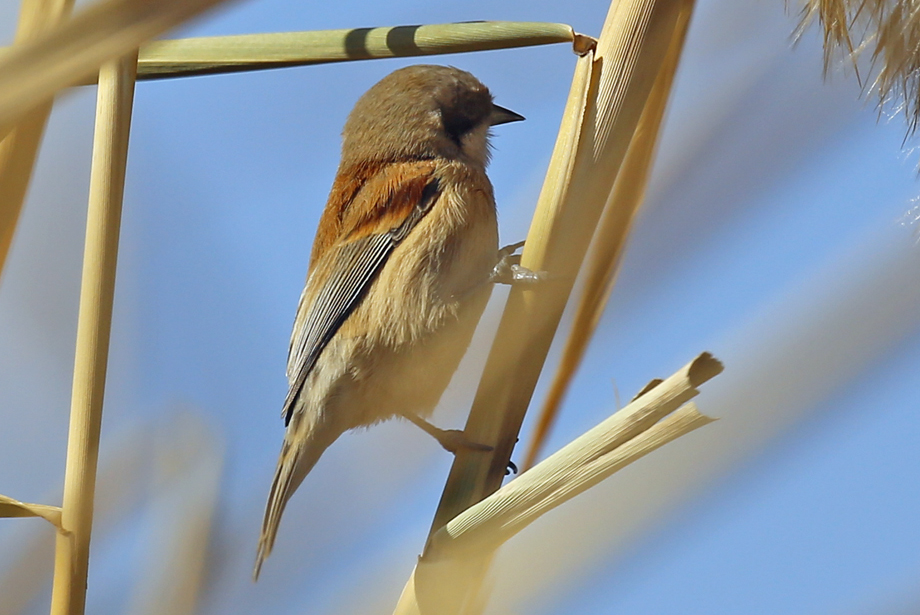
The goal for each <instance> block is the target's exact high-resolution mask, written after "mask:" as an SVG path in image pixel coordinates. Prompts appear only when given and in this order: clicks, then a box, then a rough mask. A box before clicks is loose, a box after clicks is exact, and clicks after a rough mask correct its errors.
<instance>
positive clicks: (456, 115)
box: [441, 109, 475, 147]
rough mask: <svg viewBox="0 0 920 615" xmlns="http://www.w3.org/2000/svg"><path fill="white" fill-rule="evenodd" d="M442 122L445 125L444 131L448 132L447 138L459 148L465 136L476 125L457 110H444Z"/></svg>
mask: <svg viewBox="0 0 920 615" xmlns="http://www.w3.org/2000/svg"><path fill="white" fill-rule="evenodd" d="M441 121H442V122H443V123H444V130H445V131H446V132H447V136H449V137H450V138H451V140H452V141H453V142H454V143H456V144H457V147H460V145H461V139H462V138H463V135H465V134H466V133H468V132H469V131H471V130H472V129H473V126H474V125H475V123H474V122H473V119H472V118H471V117H469V116H468V115H467V114H465V113H463V112H460V111H457V110H455V109H453V110H447V109H444V110H442V111H441Z"/></svg>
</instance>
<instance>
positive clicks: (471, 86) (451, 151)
mask: <svg viewBox="0 0 920 615" xmlns="http://www.w3.org/2000/svg"><path fill="white" fill-rule="evenodd" d="M523 119H524V118H523V117H521V116H520V115H518V114H517V113H514V112H513V111H509V110H508V109H505V108H503V107H499V106H498V105H495V104H493V102H492V94H490V93H489V89H488V88H487V87H486V86H484V85H483V84H482V83H480V81H479V80H478V79H476V77H474V76H473V75H471V74H470V73H468V72H466V71H462V70H460V69H458V68H453V67H449V66H433V65H424V64H422V65H417V66H409V67H407V68H402V69H399V70H397V71H394V72H392V73H390V74H389V75H387V76H386V77H384V78H383V79H381V80H380V81H379V82H377V84H376V85H374V86H373V87H371V89H369V90H368V91H367V92H365V93H364V95H363V96H361V98H360V99H358V102H357V104H355V108H354V109H353V110H352V112H351V114H350V115H349V116H348V121H347V122H346V123H345V129H344V131H343V132H342V137H343V142H342V165H343V166H350V165H351V164H354V163H359V162H366V161H380V162H384V161H390V160H405V159H428V158H435V157H442V158H450V159H457V160H463V161H465V162H467V163H470V164H476V165H479V166H482V167H485V165H486V164H487V163H488V159H489V146H488V138H489V128H490V127H491V126H495V125H497V124H504V123H507V122H515V121H519V120H523Z"/></svg>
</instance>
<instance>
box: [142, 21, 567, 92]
mask: <svg viewBox="0 0 920 615" xmlns="http://www.w3.org/2000/svg"><path fill="white" fill-rule="evenodd" d="M574 37H575V33H574V32H573V31H572V28H571V26H567V25H565V24H556V23H539V22H516V21H483V22H470V23H453V24H436V25H427V26H394V27H384V28H356V29H349V30H316V31H311V32H278V33H271V34H245V35H239V36H214V37H206V38H187V39H179V40H164V41H154V42H151V43H149V44H147V45H145V46H144V47H142V48H141V51H140V56H139V58H138V68H137V76H138V79H163V78H167V77H179V76H186V75H201V74H213V73H229V72H239V71H245V70H264V69H266V68H281V67H285V66H305V65H310V64H325V63H329V62H348V61H352V60H370V59H375V58H395V57H415V56H427V55H437V54H445V53H461V52H467V51H486V50H490V49H508V48H513V47H528V46H532V45H549V44H553V43H565V42H572V41H573V40H574Z"/></svg>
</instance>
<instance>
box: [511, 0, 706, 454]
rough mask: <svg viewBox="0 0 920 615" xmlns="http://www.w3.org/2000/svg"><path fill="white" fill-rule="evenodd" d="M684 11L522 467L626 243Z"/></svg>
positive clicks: (573, 366)
mask: <svg viewBox="0 0 920 615" xmlns="http://www.w3.org/2000/svg"><path fill="white" fill-rule="evenodd" d="M690 15H691V10H690V7H689V6H686V7H685V10H684V12H682V13H681V15H680V17H679V21H678V23H677V26H676V28H675V35H674V37H673V39H672V40H671V47H670V49H669V51H668V53H667V56H666V58H665V60H664V62H663V64H662V66H661V70H660V72H659V74H658V79H657V80H656V81H655V85H654V86H653V87H652V91H651V93H650V94H649V98H648V102H647V103H646V106H645V109H644V110H643V111H642V117H641V118H640V119H639V125H638V126H637V127H636V132H635V133H634V134H633V137H632V141H631V142H630V145H629V149H628V151H627V152H626V158H625V159H624V160H623V167H622V169H621V171H620V173H619V175H618V176H617V180H616V182H615V183H614V186H613V193H612V195H611V197H610V199H609V200H608V201H607V204H606V205H605V206H604V213H603V215H602V216H601V222H600V226H599V227H598V229H597V232H596V233H595V236H594V242H593V244H592V247H591V253H590V255H589V258H588V262H587V265H586V267H585V268H586V275H585V278H584V279H585V282H584V290H583V293H582V296H581V299H580V302H579V304H578V308H577V310H576V312H575V320H574V322H573V324H572V328H571V331H570V332H569V337H568V339H567V340H566V346H565V349H564V350H563V353H562V358H561V359H560V362H559V367H558V368H557V370H556V375H555V376H554V378H553V383H552V385H551V387H550V390H549V392H548V393H547V396H546V399H545V400H544V402H543V408H542V410H541V411H540V415H539V418H538V420H537V426H536V428H535V431H534V435H533V440H532V442H531V445H530V449H529V450H528V451H527V456H526V458H525V461H524V464H523V469H524V470H526V469H527V468H530V467H531V466H533V464H534V462H535V461H536V458H537V455H538V454H539V452H540V449H541V448H542V447H543V445H544V444H545V442H546V439H547V437H548V435H549V431H550V429H551V428H552V425H553V422H554V421H555V418H556V416H557V414H558V411H559V405H560V404H561V403H562V399H563V396H564V395H565V392H566V390H567V389H568V386H569V383H570V382H571V380H572V378H573V377H574V375H575V372H576V370H577V369H578V366H579V365H580V364H581V360H582V358H583V357H584V353H585V350H586V349H587V347H588V343H589V342H590V340H591V337H592V336H593V335H594V330H595V328H596V327H597V323H598V321H599V320H600V317H601V315H602V314H603V312H604V308H605V307H606V305H607V300H608V298H609V297H610V293H611V291H612V290H613V284H614V282H615V280H616V273H617V270H618V267H619V263H620V257H621V256H622V254H623V251H624V249H625V247H626V237H627V236H628V234H629V230H630V228H631V227H632V221H633V219H634V217H635V215H636V213H637V212H638V210H639V206H640V205H641V204H642V201H643V199H644V197H645V189H646V187H647V185H648V177H649V174H650V172H651V167H652V161H653V159H654V153H655V149H656V146H657V144H658V135H659V132H660V128H661V123H662V118H663V117H664V112H665V108H666V107H667V102H668V96H669V94H670V92H671V84H672V83H673V81H674V75H675V74H676V72H677V65H678V63H679V61H680V54H681V49H683V44H684V39H685V37H686V34H687V29H688V27H689V25H690Z"/></svg>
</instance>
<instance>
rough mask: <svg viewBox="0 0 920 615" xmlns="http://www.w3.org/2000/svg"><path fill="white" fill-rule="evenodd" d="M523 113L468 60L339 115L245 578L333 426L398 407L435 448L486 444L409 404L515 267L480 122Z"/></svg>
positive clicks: (433, 380) (451, 359)
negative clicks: (333, 169)
mask: <svg viewBox="0 0 920 615" xmlns="http://www.w3.org/2000/svg"><path fill="white" fill-rule="evenodd" d="M523 119H524V118H523V117H522V116H520V115H518V114H517V113H514V112H513V111H510V110H508V109H505V108H503V107H500V106H498V105H496V104H494V103H493V102H492V95H491V94H490V92H489V90H488V88H486V86H484V85H483V84H482V83H480V82H479V80H478V79H476V78H475V77H474V76H473V75H471V74H470V73H468V72H465V71H462V70H459V69H457V68H452V67H446V66H430V65H419V66H410V67H408V68H403V69H400V70H397V71H395V72H393V73H391V74H390V75H388V76H386V77H384V78H383V79H382V80H381V81H380V82H378V83H377V84H376V85H374V86H373V87H372V88H371V89H370V90H368V91H367V92H366V93H365V94H364V95H363V96H361V98H360V99H359V100H358V102H357V104H356V105H355V107H354V109H353V110H352V112H351V114H350V115H349V116H348V120H347V121H346V123H345V128H344V130H343V132H342V159H341V162H340V163H339V168H338V172H337V173H336V177H335V181H334V182H333V184H332V190H331V193H330V195H329V200H328V202H327V203H326V207H325V209H324V210H323V214H322V216H321V218H320V221H319V226H318V228H317V231H316V238H315V240H314V243H313V250H312V253H311V256H310V266H309V273H308V276H307V282H306V286H305V287H304V289H303V293H302V294H301V296H300V304H299V305H298V307H297V316H296V318H295V320H294V331H293V332H292V334H291V345H290V351H289V355H288V364H287V377H288V382H289V390H288V394H287V398H286V399H285V401H284V408H283V411H282V416H283V417H284V421H285V425H286V426H287V429H286V432H285V435H284V443H283V444H282V446H281V454H280V456H279V459H278V467H277V469H276V470H275V476H274V479H273V480H272V485H271V489H270V491H269V495H268V502H267V504H266V507H265V516H264V518H263V521H262V532H261V536H260V538H259V548H258V554H257V556H256V563H255V569H254V571H253V578H254V579H258V576H259V571H260V569H261V567H262V563H263V561H264V560H265V558H266V557H267V556H268V555H269V553H271V550H272V546H273V545H274V542H275V536H276V535H277V532H278V524H279V522H280V520H281V514H282V513H283V511H284V507H285V505H286V504H287V502H288V500H289V499H290V497H291V495H292V494H293V493H294V491H295V490H296V489H297V487H298V486H299V485H300V483H301V482H302V481H303V479H304V477H306V475H307V474H308V473H309V472H310V470H311V469H312V468H313V466H314V465H315V464H316V462H317V460H318V459H319V458H320V455H322V454H323V451H325V450H326V448H327V447H329V445H331V444H332V443H333V442H334V441H335V440H336V439H337V438H338V437H339V436H340V435H342V434H343V433H344V432H345V431H347V430H349V429H354V428H356V427H363V426H368V425H373V424H375V423H378V422H380V421H384V420H386V419H389V418H393V417H397V416H401V417H404V418H407V419H409V420H410V421H412V422H413V423H415V424H416V425H419V426H420V427H422V428H423V429H424V430H425V431H427V432H428V433H430V434H431V435H433V436H434V437H435V438H437V439H438V441H439V442H441V444H442V445H443V446H444V447H445V448H446V449H448V450H450V451H453V452H456V450H457V449H458V448H460V447H469V448H473V449H480V450H490V447H488V446H483V445H480V444H477V443H475V442H470V441H468V440H466V439H465V438H464V437H463V434H462V432H458V431H450V430H441V429H438V428H437V427H434V426H433V425H430V424H429V423H428V422H427V421H425V420H424V417H427V416H430V414H431V412H432V411H433V410H434V407H435V406H436V405H437V403H438V400H439V399H440V397H441V394H442V393H443V392H444V389H445V388H446V387H447V384H448V382H449V381H450V379H451V376H452V375H453V373H454V371H456V369H457V365H458V364H459V362H460V359H461V358H462V357H463V354H464V353H465V352H466V349H467V347H468V346H469V343H470V338H471V337H472V335H473V331H474V330H475V328H476V325H477V323H478V322H479V318H480V316H481V315H482V311H483V309H484V308H485V305H486V302H487V301H488V299H489V294H490V292H491V286H492V282H495V281H505V282H508V281H510V279H522V278H520V277H519V276H520V275H524V276H525V277H526V273H524V274H522V271H523V272H526V270H521V268H520V267H519V266H518V265H517V264H516V263H514V258H515V257H514V255H513V252H514V250H515V249H516V248H518V247H520V245H521V244H516V245H514V246H509V247H508V248H506V249H503V250H499V249H498V225H497V220H496V212H495V199H494V196H493V194H492V184H491V183H490V182H489V178H488V177H487V176H486V166H487V165H488V163H489V157H490V145H489V137H490V129H491V127H492V126H495V125H498V124H505V123H508V122H516V121H519V120H523ZM511 270H513V273H510V274H509V272H510V271H511ZM509 276H510V278H509Z"/></svg>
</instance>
